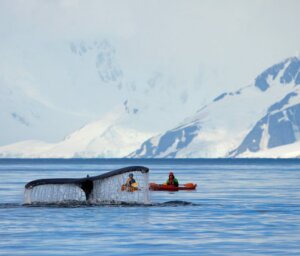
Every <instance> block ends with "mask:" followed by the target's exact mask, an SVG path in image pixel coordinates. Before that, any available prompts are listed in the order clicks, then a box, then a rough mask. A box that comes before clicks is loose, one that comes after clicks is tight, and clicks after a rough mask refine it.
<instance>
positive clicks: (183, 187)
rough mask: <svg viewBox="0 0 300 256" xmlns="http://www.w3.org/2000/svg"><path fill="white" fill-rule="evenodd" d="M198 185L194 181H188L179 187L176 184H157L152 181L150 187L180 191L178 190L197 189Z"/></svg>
mask: <svg viewBox="0 0 300 256" xmlns="http://www.w3.org/2000/svg"><path fill="white" fill-rule="evenodd" d="M196 187H197V184H194V183H186V184H183V185H181V186H179V187H176V186H174V185H166V184H156V183H150V184H149V189H150V190H153V191H178V190H195V189H196Z"/></svg>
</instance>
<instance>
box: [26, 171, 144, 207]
mask: <svg viewBox="0 0 300 256" xmlns="http://www.w3.org/2000/svg"><path fill="white" fill-rule="evenodd" d="M129 173H132V174H134V177H135V179H136V180H137V181H138V184H139V188H138V190H136V192H135V193H126V191H125V192H124V191H122V185H123V184H124V183H125V182H126V179H127V178H128V174H129ZM148 183H149V169H148V168H147V167H144V166H130V167H126V168H122V169H118V170H114V171H110V172H106V173H104V174H101V175H98V176H93V177H89V176H87V177H86V178H80V179H39V180H34V181H31V182H29V183H27V184H26V185H25V193H24V194H25V198H24V203H25V204H33V203H62V202H68V201H88V202H90V203H119V202H126V203H149V201H150V199H149V189H148Z"/></svg>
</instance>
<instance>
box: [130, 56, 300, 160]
mask: <svg viewBox="0 0 300 256" xmlns="http://www.w3.org/2000/svg"><path fill="white" fill-rule="evenodd" d="M299 85H300V59H299V58H298V57H293V58H289V59H286V60H284V61H283V62H280V63H278V64H276V65H274V66H272V67H270V68H268V69H267V70H266V71H264V72H263V73H261V74H260V75H259V76H258V77H257V78H256V79H255V81H254V82H253V83H252V84H250V85H248V86H246V87H243V88H241V89H240V90H237V91H235V92H230V93H223V94H221V95H220V96H218V97H217V98H215V99H214V100H213V101H212V102H211V103H210V104H208V105H206V106H204V107H203V108H201V109H200V110H199V111H198V112H197V113H196V114H195V115H194V116H192V117H190V118H187V119H186V120H184V122H182V123H181V124H180V125H179V126H177V127H176V128H174V129H171V130H168V131H167V132H164V133H162V134H160V135H158V136H155V137H152V138H150V139H149V140H147V141H145V142H144V143H143V144H142V145H141V147H140V148H139V149H138V150H136V151H135V152H133V153H131V154H130V155H129V156H130V157H145V158H151V157H191V158H193V157H228V156H229V157H237V156H239V155H240V154H242V153H243V152H246V151H249V152H257V151H260V150H266V149H269V148H274V147H279V146H282V145H286V144H290V143H294V142H297V141H298V140H300V137H299V130H300V123H299V120H300V111H299V110H300V107H299V103H300V95H299ZM257 126H259V129H258V128H256V127H257ZM257 130H259V131H257ZM253 145H254V146H253Z"/></svg>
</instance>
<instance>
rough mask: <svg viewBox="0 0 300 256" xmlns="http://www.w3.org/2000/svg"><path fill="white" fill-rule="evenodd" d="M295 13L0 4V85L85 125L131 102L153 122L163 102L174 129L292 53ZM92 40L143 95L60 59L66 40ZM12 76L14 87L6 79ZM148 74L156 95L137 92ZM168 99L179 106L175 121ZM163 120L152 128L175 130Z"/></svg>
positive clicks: (249, 6) (253, 6)
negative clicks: (105, 47)
mask: <svg viewBox="0 0 300 256" xmlns="http://www.w3.org/2000/svg"><path fill="white" fill-rule="evenodd" d="M299 13H300V1H298V0H285V1H281V0H251V1H250V0H227V1H219V0H207V1H205V0H172V1H171V0H151V1H146V0H109V1H101V0H13V1H11V0H0V37H1V41H0V56H1V61H0V67H1V71H0V79H1V78H3V79H4V78H5V81H9V82H7V84H18V85H17V86H20V87H22V89H23V90H24V91H25V92H26V93H27V94H29V95H31V96H32V97H35V98H36V99H38V100H39V101H41V102H43V103H44V104H46V105H48V106H50V107H52V108H56V109H60V110H63V111H66V112H70V113H71V112H72V111H73V112H76V113H77V114H79V115H83V116H85V118H83V121H84V122H86V121H88V120H89V118H96V117H101V116H102V115H104V114H105V112H107V109H108V108H109V109H113V108H114V106H116V105H117V104H118V102H124V101H125V100H126V99H130V101H131V102H134V104H133V103H132V104H133V105H136V106H137V105H139V103H138V102H139V101H140V102H145V101H149V102H154V103H155V105H159V108H157V109H156V110H155V111H154V110H153V111H152V112H153V113H152V114H153V118H154V116H155V115H158V114H159V113H158V112H160V110H161V109H164V105H165V106H166V105H168V106H170V107H169V109H173V110H174V113H172V114H171V115H169V116H170V120H171V118H172V120H174V123H176V122H177V123H178V122H179V121H180V120H181V119H182V118H183V117H184V116H187V115H191V114H193V113H194V112H195V111H196V110H197V109H199V108H200V107H201V106H202V105H203V104H206V103H208V102H209V101H211V100H212V99H213V98H214V97H216V96H218V95H219V94H221V93H222V92H224V91H233V90H237V89H239V88H240V87H243V86H246V85H248V84H250V83H251V82H252V81H253V80H254V79H255V77H256V76H257V75H259V74H260V73H261V72H262V71H264V70H265V69H266V68H268V67H269V66H271V65H273V64H275V63H277V62H280V61H282V60H283V59H285V58H287V57H290V56H294V55H297V54H299V51H300V30H299V29H298V26H299V24H300V16H299ZM95 40H100V41H103V40H107V41H108V42H109V43H110V44H111V45H112V46H113V48H114V50H115V56H114V60H115V61H116V63H117V64H116V65H117V66H118V67H120V68H121V69H122V83H123V84H127V86H129V84H131V87H135V86H137V87H138V90H137V91H140V92H142V91H144V92H145V95H144V96H141V93H140V94H138V93H137V92H136V91H135V92H130V91H128V90H127V91H126V92H125V91H122V95H121V93H120V94H118V95H117V93H116V92H115V91H114V90H113V89H111V88H110V87H108V86H106V85H105V84H104V85H101V87H97V88H98V89H97V88H96V86H93V84H96V80H95V79H96V78H95V79H94V78H92V77H93V74H92V73H91V68H90V67H91V63H90V62H91V61H90V60H89V58H88V57H82V58H81V59H80V61H79V60H78V63H75V62H74V59H72V58H71V57H70V56H69V55H68V54H69V52H70V49H69V44H70V43H72V42H82V41H83V42H85V43H86V44H89V45H91V44H92V42H94V41H95ZM79 73H80V74H81V75H78V74H79ZM16 74H17V75H18V74H22V75H21V76H20V79H19V80H13V79H12V77H15V76H16ZM24 74H25V75H24ZM69 74H71V75H69ZM157 74H158V75H157ZM24 76H25V79H23V78H24ZM70 77H72V79H73V80H76V83H77V84H76V86H77V87H75V86H73V87H71V82H70V81H71V78H70ZM153 77H163V78H162V81H163V82H161V83H165V84H167V85H168V86H169V87H168V86H165V88H166V87H168V89H166V92H165V94H163V93H160V92H159V91H158V92H156V94H152V96H151V93H150V94H149V93H148V92H146V91H147V90H149V80H151V79H154V78H153ZM14 79H15V78H14ZM24 80H26V81H27V82H24ZM20 81H21V82H20ZM147 81H148V82H147ZM85 82H86V85H85V87H83V86H81V85H82V84H84V83H85ZM79 83H81V85H80V86H81V87H80V86H79V85H78V84H79ZM3 84H4V83H2V84H0V86H3ZM133 84H134V85H133ZM88 86H90V87H88ZM124 87H125V86H123V88H124ZM70 88H72V89H70ZM76 88H77V89H76ZM95 88H96V89H95ZM87 91H89V93H88V92H87ZM132 91H134V90H132ZM172 91H174V92H172ZM66 94H69V95H70V97H68V98H66V97H65V95H66ZM133 94H134V95H133ZM82 95H85V97H81V96H82ZM114 95H115V96H114ZM124 95H125V96H124ZM147 95H148V98H147ZM101 96H102V98H103V100H102V101H101V100H98V99H99V98H100V97H101ZM150 96H151V97H152V98H153V99H149V97H150ZM143 97H144V98H143ZM175 98H176V99H177V100H181V101H182V102H184V103H185V104H184V105H182V107H181V109H182V114H176V113H178V109H176V106H177V105H178V102H177V101H176V100H175ZM108 99H112V100H108ZM101 102H103V103H101ZM186 102H187V103H186ZM149 104H150V103H149ZM149 104H148V105H149ZM145 108H146V107H145ZM148 108H149V107H148ZM166 108H167V107H166ZM175 110H176V111H175ZM166 111H170V110H168V109H167V110H166ZM149 115H150V116H151V114H150V112H149ZM162 117H163V116H162ZM176 117H177V118H176ZM170 120H167V121H168V124H163V121H161V122H160V124H161V125H158V126H157V130H160V129H164V128H167V127H168V126H172V125H174V123H173V122H172V121H170ZM152 123H153V122H152ZM147 125H150V124H147Z"/></svg>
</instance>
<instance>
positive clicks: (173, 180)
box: [166, 172, 179, 187]
mask: <svg viewBox="0 0 300 256" xmlns="http://www.w3.org/2000/svg"><path fill="white" fill-rule="evenodd" d="M166 184H167V185H173V186H175V187H178V185H179V182H178V180H177V179H176V178H175V176H174V173H173V172H170V173H169V179H168V180H167V182H166Z"/></svg>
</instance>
